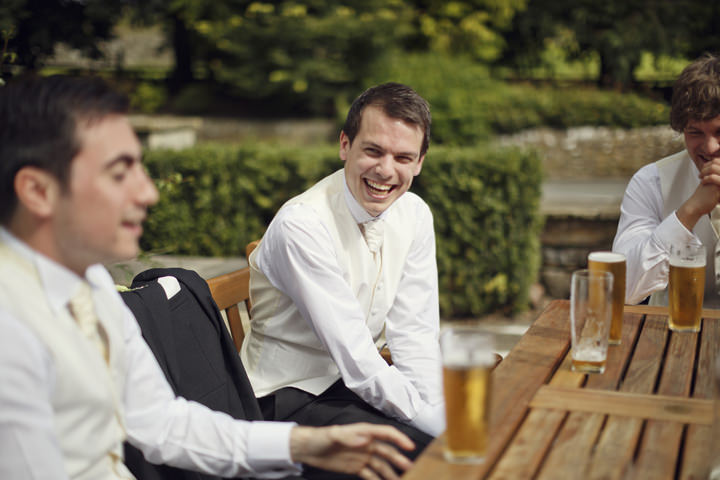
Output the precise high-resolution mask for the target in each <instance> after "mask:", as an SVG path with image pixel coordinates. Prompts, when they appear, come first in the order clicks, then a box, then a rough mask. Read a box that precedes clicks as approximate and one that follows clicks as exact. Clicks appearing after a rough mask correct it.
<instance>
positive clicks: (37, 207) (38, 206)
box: [14, 167, 60, 218]
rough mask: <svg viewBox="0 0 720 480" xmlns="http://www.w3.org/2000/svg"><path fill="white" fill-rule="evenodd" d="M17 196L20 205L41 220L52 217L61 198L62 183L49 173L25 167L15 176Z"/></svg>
mask: <svg viewBox="0 0 720 480" xmlns="http://www.w3.org/2000/svg"><path fill="white" fill-rule="evenodd" d="M14 187H15V194H16V195H17V197H18V203H19V204H20V205H22V206H23V207H24V208H25V209H27V210H28V211H29V212H31V213H33V214H34V215H36V216H38V217H40V218H48V217H50V216H51V215H52V213H53V210H54V208H55V204H56V203H57V199H58V198H59V196H60V183H59V182H58V180H57V179H56V178H55V177H54V176H53V175H52V174H51V173H50V172H48V171H46V170H43V169H41V168H37V167H23V168H21V169H20V170H19V171H18V172H17V173H16V174H15V181H14Z"/></svg>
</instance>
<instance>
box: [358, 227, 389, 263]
mask: <svg viewBox="0 0 720 480" xmlns="http://www.w3.org/2000/svg"><path fill="white" fill-rule="evenodd" d="M361 230H362V232H363V236H364V237H365V242H366V243H367V246H368V248H369V249H370V251H371V252H372V254H373V257H374V258H375V261H376V262H378V261H379V258H378V257H379V254H380V253H381V248H382V244H383V238H384V236H385V220H383V219H381V218H378V219H375V220H370V221H369V222H365V223H363V224H361Z"/></svg>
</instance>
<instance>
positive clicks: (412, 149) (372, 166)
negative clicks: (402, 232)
mask: <svg viewBox="0 0 720 480" xmlns="http://www.w3.org/2000/svg"><path fill="white" fill-rule="evenodd" d="M422 141H423V131H422V129H421V128H420V127H419V126H417V125H413V124H410V123H407V122H405V121H403V120H400V119H397V118H392V117H389V116H387V115H386V114H385V113H384V112H383V111H382V110H381V109H380V108H378V107H374V106H368V107H365V109H364V110H363V112H362V118H361V121H360V129H359V130H358V133H357V135H356V136H355V139H354V140H353V141H352V142H350V139H349V138H348V136H347V135H345V132H342V133H341V134H340V158H341V159H342V160H343V161H344V162H345V181H346V182H347V185H348V188H349V189H350V192H352V194H353V197H355V200H357V202H358V203H359V204H360V205H362V207H363V208H364V209H365V210H366V211H367V212H368V213H369V214H370V215H372V216H374V217H376V216H378V215H380V214H381V213H382V212H384V211H385V210H387V208H388V207H389V206H390V205H392V203H393V202H394V201H395V200H397V199H398V198H400V196H401V195H402V194H403V193H405V192H407V190H408V189H409V188H410V185H411V184H412V180H413V177H415V176H416V175H418V174H419V173H420V170H421V169H422V163H423V160H424V158H425V156H424V155H420V149H421V146H422Z"/></svg>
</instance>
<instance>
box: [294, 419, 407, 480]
mask: <svg viewBox="0 0 720 480" xmlns="http://www.w3.org/2000/svg"><path fill="white" fill-rule="evenodd" d="M393 444H394V445H393ZM395 445H396V446H398V447H400V448H402V449H404V450H412V449H413V448H415V445H414V444H413V442H412V440H410V439H409V438H408V437H407V436H406V435H405V434H403V433H402V432H400V431H399V430H397V429H395V428H393V427H390V426H388V425H374V424H371V423H354V424H352V425H333V426H330V427H320V428H314V427H300V426H298V427H294V428H293V429H292V432H291V434H290V455H291V456H292V459H293V461H295V462H300V463H304V464H307V465H311V466H313V467H317V468H321V469H323V470H331V471H334V472H341V473H349V474H355V475H358V476H360V477H361V478H364V479H368V480H376V479H397V478H399V477H398V474H397V473H396V471H395V468H397V469H399V470H400V471H405V470H407V469H408V468H410V466H411V465H412V462H411V461H410V460H409V459H408V458H407V457H406V456H405V455H403V454H402V453H400V452H399V451H398V450H397V448H396V447H395ZM393 466H395V468H393Z"/></svg>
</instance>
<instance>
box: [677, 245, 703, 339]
mask: <svg viewBox="0 0 720 480" xmlns="http://www.w3.org/2000/svg"><path fill="white" fill-rule="evenodd" d="M704 293H705V247H703V246H702V245H681V246H679V247H678V246H673V247H672V249H671V250H670V279H669V281H668V297H669V303H670V319H669V322H670V329H671V330H674V331H676V332H698V331H700V316H701V314H702V305H703V294H704Z"/></svg>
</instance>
